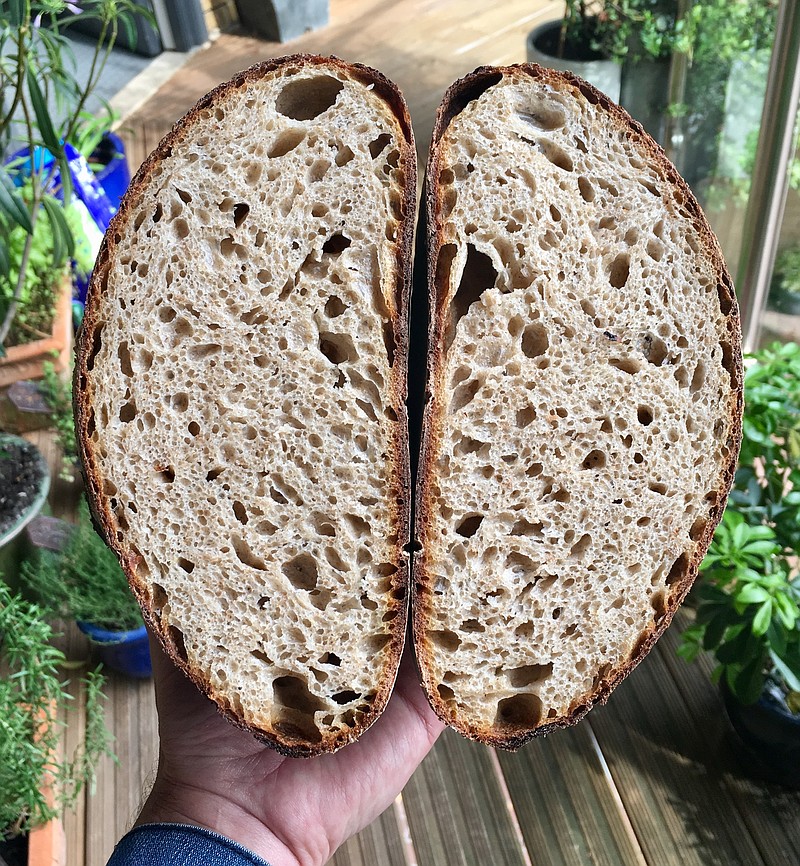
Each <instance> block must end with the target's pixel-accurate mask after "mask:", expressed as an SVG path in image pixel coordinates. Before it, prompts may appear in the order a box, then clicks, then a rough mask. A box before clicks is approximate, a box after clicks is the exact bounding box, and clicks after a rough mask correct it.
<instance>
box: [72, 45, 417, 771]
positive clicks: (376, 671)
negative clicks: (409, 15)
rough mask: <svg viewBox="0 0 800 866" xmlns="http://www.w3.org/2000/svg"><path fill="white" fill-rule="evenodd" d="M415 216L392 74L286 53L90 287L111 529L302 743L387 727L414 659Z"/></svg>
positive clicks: (186, 637) (225, 681) (209, 128)
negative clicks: (406, 658) (411, 356)
mask: <svg viewBox="0 0 800 866" xmlns="http://www.w3.org/2000/svg"><path fill="white" fill-rule="evenodd" d="M415 206H416V153H415V149H414V142H413V136H412V131H411V127H410V123H409V118H408V113H407V109H406V106H405V103H404V101H403V98H402V96H401V95H400V93H399V91H398V90H397V88H396V87H395V86H394V85H393V84H392V83H391V82H389V81H388V80H387V79H386V78H384V77H383V76H382V75H381V74H380V73H378V72H375V71H374V70H371V69H368V68H366V67H363V66H360V65H350V64H346V63H344V62H341V61H339V60H336V59H325V58H320V57H313V56H299V55H298V56H293V57H288V58H283V59H280V60H276V61H269V62H267V63H263V64H261V65H258V66H255V67H253V68H251V69H249V70H247V71H246V72H243V73H242V74H240V75H238V76H237V77H236V78H234V79H233V80H232V81H230V82H228V83H226V84H223V85H221V86H220V87H218V88H217V89H215V90H214V91H213V92H212V93H210V94H209V95H208V96H206V97H204V98H203V99H201V100H200V102H199V103H198V104H197V105H196V106H195V107H194V108H193V109H192V110H191V111H190V112H189V113H188V114H187V115H186V117H184V118H183V119H182V120H181V121H180V122H179V123H178V124H177V125H176V126H175V128H174V129H173V130H172V132H171V133H170V134H169V135H168V136H167V137H166V138H165V139H164V140H163V141H162V142H161V144H160V145H159V146H158V148H157V149H156V150H155V152H154V153H153V154H152V155H151V156H150V157H149V159H148V160H147V161H146V162H145V163H144V165H143V166H142V168H141V170H140V171H139V173H138V174H137V175H136V177H135V179H134V181H133V183H132V184H131V188H130V191H129V192H128V194H127V196H126V197H125V199H124V201H123V203H122V206H121V208H120V212H119V213H118V214H117V216H116V217H115V219H114V220H113V222H112V225H111V227H110V228H109V231H108V233H107V236H106V239H105V242H104V245H103V248H102V250H101V252H100V255H99V258H98V262H97V265H96V268H95V271H94V277H93V280H92V283H91V286H90V289H89V298H88V304H87V308H86V318H85V322H84V326H83V331H82V334H81V336H80V340H79V345H78V356H77V368H76V379H75V385H76V387H75V395H76V418H77V430H78V435H79V439H80V447H81V454H82V459H83V465H84V469H85V476H86V484H87V489H88V495H89V498H90V501H91V505H92V509H93V512H94V515H95V517H96V519H97V521H98V523H99V524H100V526H101V528H102V530H103V531H104V533H105V535H106V537H107V540H108V542H109V544H110V545H111V547H112V548H113V549H114V550H115V552H116V553H117V554H118V556H119V558H120V561H121V562H122V565H123V567H124V569H125V571H126V573H127V575H128V578H129V581H130V583H131V586H132V588H133V590H134V592H135V593H136V595H137V597H138V599H139V601H140V603H141V606H142V609H143V612H144V615H145V618H146V620H147V622H148V623H149V625H150V626H151V627H152V629H153V630H154V631H155V633H156V634H157V635H158V637H159V639H160V641H161V643H162V644H163V646H164V648H165V649H166V650H167V652H168V653H169V654H170V655H171V657H172V658H173V659H174V660H175V662H176V663H177V664H178V665H180V666H181V667H182V668H183V670H184V671H185V672H186V673H187V674H188V676H189V677H191V679H192V680H193V681H194V682H195V683H196V684H197V685H198V686H199V687H200V688H201V689H202V690H203V691H204V692H205V693H206V694H207V695H208V696H209V697H211V698H212V699H213V700H214V701H216V703H217V704H218V705H219V707H220V709H221V711H222V712H223V713H224V714H225V715H226V716H227V717H229V718H230V719H231V720H233V721H234V722H235V723H236V724H238V725H240V726H242V727H243V728H246V729H248V730H250V731H252V732H253V733H255V734H256V735H257V736H259V737H261V738H262V739H264V740H265V741H267V742H269V743H270V744H272V745H274V746H275V747H277V748H278V749H279V750H281V751H283V752H284V753H287V754H291V755H311V754H316V753H319V752H323V751H332V750H334V749H336V748H338V747H340V746H342V745H344V744H345V743H347V742H349V741H351V740H353V739H354V738H355V737H356V736H358V734H359V733H360V732H362V731H363V730H364V729H366V728H367V727H368V726H369V725H370V724H371V723H372V722H373V721H374V720H375V718H377V716H378V715H379V714H380V712H381V710H382V709H383V707H384V705H385V704H386V701H387V699H388V697H389V694H390V692H391V689H392V685H393V682H394V678H395V674H396V670H397V665H398V662H399V659H400V655H401V650H402V646H403V636H404V630H405V623H406V606H407V601H406V585H407V578H408V564H407V554H406V553H405V551H404V548H405V546H406V545H407V542H408V540H409V511H410V503H409V498H410V493H409V469H408V441H407V422H406V411H405V394H406V381H405V379H406V367H407V338H408V334H407V315H406V307H407V301H408V293H409V286H408V281H409V264H410V259H411V255H410V253H411V238H412V234H413V223H414V215H415Z"/></svg>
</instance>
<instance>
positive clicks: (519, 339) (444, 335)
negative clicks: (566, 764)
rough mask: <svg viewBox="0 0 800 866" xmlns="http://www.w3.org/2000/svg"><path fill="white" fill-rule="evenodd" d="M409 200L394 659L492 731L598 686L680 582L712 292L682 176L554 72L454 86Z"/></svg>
mask: <svg viewBox="0 0 800 866" xmlns="http://www.w3.org/2000/svg"><path fill="white" fill-rule="evenodd" d="M426 203H427V232H428V256H429V258H428V272H429V287H430V307H431V329H430V335H429V337H430V346H429V355H428V375H429V383H428V390H429V392H430V395H431V396H430V399H429V402H428V405H427V409H426V415H425V425H424V435H423V445H422V453H421V459H420V473H419V476H420V478H419V486H418V491H417V517H416V533H417V537H418V539H419V541H420V542H421V545H422V550H421V552H420V553H419V555H418V556H415V563H414V583H415V588H416V591H415V596H414V600H413V616H414V629H415V642H416V649H417V656H418V660H419V663H420V668H421V672H422V679H423V683H424V685H425V688H426V690H427V692H428V695H429V698H430V700H431V702H432V704H433V706H434V708H435V709H436V710H437V712H438V713H439V715H440V716H441V717H442V718H443V719H444V720H445V721H447V722H448V723H449V724H451V725H452V726H454V727H455V728H457V729H458V730H460V731H461V732H462V733H463V734H465V735H467V736H470V737H473V738H476V739H479V740H483V741H485V742H488V743H491V744H494V745H500V746H506V747H515V746H519V745H520V744H521V743H523V742H525V740H526V739H528V738H529V737H530V736H532V735H533V734H534V733H541V732H546V731H547V730H550V729H551V728H552V727H554V726H563V725H566V724H570V723H572V722H574V721H576V720H577V719H579V718H580V717H581V716H582V715H583V714H584V713H585V712H586V711H587V709H588V708H589V707H591V706H592V704H593V703H594V702H596V701H598V700H603V699H604V698H605V697H606V696H607V695H608V694H609V692H610V690H611V689H612V688H613V687H614V686H615V685H616V684H617V683H619V682H620V680H621V679H622V678H623V677H624V676H625V675H626V674H627V673H628V672H629V671H630V670H631V669H632V667H633V666H634V665H635V664H636V663H637V662H638V661H639V660H640V659H641V658H642V657H643V656H644V655H645V654H646V652H647V651H648V649H649V648H650V647H651V646H652V644H653V643H654V641H655V639H656V638H657V637H658V635H659V634H660V633H661V632H662V631H663V630H664V629H665V628H666V626H667V625H668V624H669V621H670V619H671V617H672V615H673V613H674V611H675V609H676V607H677V605H678V604H679V602H680V601H681V599H682V598H683V597H684V595H685V594H686V592H687V591H688V589H689V587H690V585H691V582H692V580H693V578H694V575H695V574H696V571H697V566H698V563H699V562H700V560H701V559H702V556H703V554H704V552H705V550H706V548H707V546H708V544H709V541H710V539H711V536H712V533H713V530H714V527H715V525H716V523H717V521H718V520H719V518H720V515H721V513H722V510H723V508H724V503H725V498H726V495H727V492H728V489H729V486H730V483H731V480H732V475H733V471H734V466H735V461H736V457H737V454H738V445H739V438H740V419H741V406H742V403H741V384H742V374H741V351H740V329H739V320H738V312H737V307H736V302H735V299H734V294H733V289H732V285H731V280H730V277H729V275H728V273H727V271H726V269H725V266H724V263H723V261H722V258H721V255H720V252H719V249H718V247H717V243H716V241H715V239H714V238H713V236H712V234H711V231H710V230H709V228H708V225H707V223H706V221H705V219H704V217H703V215H702V214H701V212H700V209H699V207H698V205H697V203H696V201H695V199H694V197H693V196H692V194H691V192H690V190H689V189H688V187H687V186H686V184H685V183H684V182H683V181H682V179H681V178H680V177H679V176H678V174H677V172H676V171H675V169H674V168H673V167H672V166H671V165H670V164H669V162H668V161H667V160H666V158H665V157H664V155H663V153H662V152H661V150H660V149H659V148H658V147H657V146H656V145H655V144H654V143H653V142H652V141H651V139H650V138H649V137H648V136H647V135H646V134H645V133H644V132H643V130H642V128H641V127H640V126H639V125H638V124H636V123H634V122H632V121H631V119H630V118H629V117H628V116H627V114H625V112H623V111H622V110H620V109H619V108H618V107H617V106H615V105H613V104H611V103H609V102H608V100H607V99H605V98H604V97H603V96H602V95H601V94H600V93H598V92H597V91H596V90H594V88H592V87H590V86H588V85H586V84H585V83H584V82H581V81H579V80H578V79H575V78H573V77H571V76H563V75H559V74H558V73H554V72H551V71H548V70H543V69H540V68H539V67H535V66H523V67H513V68H505V69H491V68H485V69H480V70H477V71H476V72H475V73H474V74H472V75H471V76H468V77H467V78H466V79H464V80H462V81H460V82H458V83H457V84H455V85H454V86H453V87H452V88H451V89H450V91H448V93H447V95H446V96H445V99H444V102H443V104H442V106H441V108H440V110H439V114H438V117H437V121H436V125H435V130H434V135H433V144H432V148H431V154H430V159H429V163H428V172H427V182H426Z"/></svg>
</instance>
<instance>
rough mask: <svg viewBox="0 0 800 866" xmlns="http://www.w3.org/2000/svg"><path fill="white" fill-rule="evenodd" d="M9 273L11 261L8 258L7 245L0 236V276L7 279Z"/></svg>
mask: <svg viewBox="0 0 800 866" xmlns="http://www.w3.org/2000/svg"><path fill="white" fill-rule="evenodd" d="M10 273H11V261H10V259H9V257H8V245H7V243H6V239H5V237H3V236H1V235H0V276H2V277H8V276H9V274H10Z"/></svg>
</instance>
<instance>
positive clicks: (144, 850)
mask: <svg viewBox="0 0 800 866" xmlns="http://www.w3.org/2000/svg"><path fill="white" fill-rule="evenodd" d="M107 866H269V863H267V861H266V860H262V859H261V858H260V857H258V856H257V855H256V854H253V852H252V851H248V850H247V848H243V847H242V846H241V845H239V844H237V843H236V842H234V841H232V840H231V839H226V838H225V836H220V834H219V833H213V832H212V831H211V830H204V829H203V828H202V827H194V826H192V825H191V824H142V825H141V826H139V827H134V829H133V830H131V831H130V833H128V834H127V835H126V836H123V837H122V839H121V840H120V841H119V844H118V845H117V847H116V848H115V849H114V853H113V854H112V855H111V859H110V860H109V861H108V864H107Z"/></svg>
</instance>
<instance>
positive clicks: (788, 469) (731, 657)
mask: <svg viewBox="0 0 800 866" xmlns="http://www.w3.org/2000/svg"><path fill="white" fill-rule="evenodd" d="M752 360H753V361H754V363H752V364H751V366H749V367H748V369H747V372H746V375H745V416H744V424H743V438H742V450H741V455H740V459H739V468H738V470H737V472H736V478H735V481H734V486H733V490H732V491H731V496H730V499H729V502H728V507H727V509H726V511H725V515H724V517H723V520H722V522H721V524H720V526H719V527H718V529H717V532H716V533H715V535H714V539H713V541H712V543H711V547H710V549H709V553H708V555H707V556H706V558H705V560H704V561H703V563H702V565H701V570H700V578H699V580H698V583H697V585H696V588H695V594H696V596H697V598H698V599H699V605H698V608H697V619H696V622H695V624H694V625H692V626H690V627H689V628H688V629H687V630H686V631H685V632H684V634H683V641H682V644H681V647H680V650H679V652H680V654H681V655H682V656H683V657H684V658H686V659H687V660H692V659H694V658H696V657H697V655H698V653H699V652H700V651H701V650H705V651H708V652H712V653H713V654H714V656H715V657H716V660H717V663H718V665H717V668H716V669H715V671H714V676H715V678H717V679H718V678H720V677H722V676H724V677H725V681H726V684H727V685H728V687H729V688H730V690H731V692H732V693H733V694H734V695H735V697H736V698H738V699H739V700H740V701H741V702H742V703H752V702H753V701H755V700H757V699H758V697H759V695H760V694H761V691H762V689H763V687H764V684H765V681H766V679H767V678H771V679H772V680H774V681H775V682H776V683H777V684H778V685H779V687H780V689H781V691H782V692H783V694H784V696H785V699H786V702H787V704H788V705H789V706H795V705H797V704H798V703H800V608H798V604H799V603H800V582H799V579H798V577H797V551H798V550H800V346H798V345H797V344H796V343H788V344H786V345H779V344H775V345H773V346H771V347H769V348H767V349H763V350H761V351H760V352H758V353H756V354H755V355H754V356H753V357H752Z"/></svg>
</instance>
